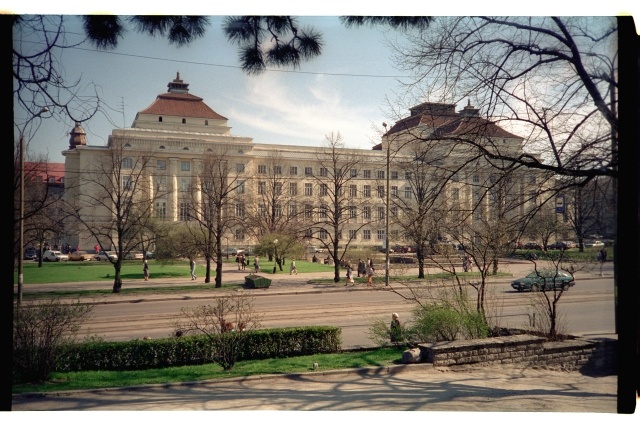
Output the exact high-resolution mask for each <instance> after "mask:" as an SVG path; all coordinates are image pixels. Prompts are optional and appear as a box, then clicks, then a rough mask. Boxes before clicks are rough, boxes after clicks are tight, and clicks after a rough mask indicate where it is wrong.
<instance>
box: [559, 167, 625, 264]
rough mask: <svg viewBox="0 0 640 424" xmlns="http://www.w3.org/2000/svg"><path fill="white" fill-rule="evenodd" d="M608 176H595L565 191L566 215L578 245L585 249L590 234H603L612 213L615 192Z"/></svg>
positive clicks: (581, 249) (582, 249)
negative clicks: (581, 184) (612, 191)
mask: <svg viewBox="0 0 640 424" xmlns="http://www.w3.org/2000/svg"><path fill="white" fill-rule="evenodd" d="M611 190H612V188H611V181H610V179H608V178H594V179H593V180H591V181H589V182H588V183H587V184H586V185H584V186H576V187H572V188H569V189H567V190H565V191H564V192H563V195H564V199H565V200H564V207H565V214H564V216H565V217H566V219H567V223H568V224H569V226H570V227H571V228H572V230H573V232H574V233H575V234H576V237H577V238H578V247H579V249H580V251H581V252H582V251H584V241H585V239H586V238H588V237H589V235H590V234H596V233H597V234H602V233H603V231H602V230H603V229H605V228H606V224H605V222H606V221H607V218H606V216H607V215H609V216H610V215H612V213H611V210H610V207H611V203H612V202H611V200H612V197H613V194H612V193H611Z"/></svg>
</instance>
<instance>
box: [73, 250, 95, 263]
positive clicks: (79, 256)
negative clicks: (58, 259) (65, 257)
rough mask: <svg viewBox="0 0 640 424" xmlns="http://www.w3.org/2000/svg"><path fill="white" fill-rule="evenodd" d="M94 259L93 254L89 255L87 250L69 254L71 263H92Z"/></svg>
mask: <svg viewBox="0 0 640 424" xmlns="http://www.w3.org/2000/svg"><path fill="white" fill-rule="evenodd" d="M92 259H93V253H89V252H87V251H86V250H76V251H75V252H72V253H69V260H70V261H90V260H92Z"/></svg>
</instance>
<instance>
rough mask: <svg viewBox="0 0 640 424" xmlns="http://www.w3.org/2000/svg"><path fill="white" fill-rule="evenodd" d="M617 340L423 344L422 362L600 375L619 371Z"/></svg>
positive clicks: (523, 338)
mask: <svg viewBox="0 0 640 424" xmlns="http://www.w3.org/2000/svg"><path fill="white" fill-rule="evenodd" d="M616 344H617V341H616V340H614V339H581V338H575V339H570V340H565V341H559V342H547V341H545V339H544V338H543V337H538V336H533V335H529V334H520V335H513V336H505V337H491V338H486V339H475V340H456V341H452V342H437V343H423V344H420V345H418V347H419V349H420V360H421V361H422V362H430V363H432V364H433V366H435V367H469V366H481V365H496V364H524V365H532V366H537V367H544V368H552V369H562V370H568V371H569V370H571V371H573V370H580V371H588V372H592V373H593V372H597V373H601V374H615V372H616Z"/></svg>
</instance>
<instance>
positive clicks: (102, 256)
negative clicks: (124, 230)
mask: <svg viewBox="0 0 640 424" xmlns="http://www.w3.org/2000/svg"><path fill="white" fill-rule="evenodd" d="M93 257H94V259H95V260H96V261H108V260H109V259H111V260H113V261H117V260H118V255H116V254H115V253H113V252H105V251H104V250H103V251H101V252H100V253H98V254H97V255H94V256H93Z"/></svg>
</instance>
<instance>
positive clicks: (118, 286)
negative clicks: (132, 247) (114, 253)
mask: <svg viewBox="0 0 640 424" xmlns="http://www.w3.org/2000/svg"><path fill="white" fill-rule="evenodd" d="M119 260H120V258H118V261H119ZM113 267H114V269H115V271H116V277H115V279H114V280H113V293H120V291H121V290H122V277H121V274H120V263H119V262H116V263H115V264H114V265H113Z"/></svg>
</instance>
